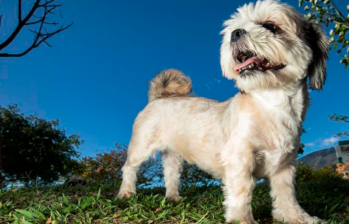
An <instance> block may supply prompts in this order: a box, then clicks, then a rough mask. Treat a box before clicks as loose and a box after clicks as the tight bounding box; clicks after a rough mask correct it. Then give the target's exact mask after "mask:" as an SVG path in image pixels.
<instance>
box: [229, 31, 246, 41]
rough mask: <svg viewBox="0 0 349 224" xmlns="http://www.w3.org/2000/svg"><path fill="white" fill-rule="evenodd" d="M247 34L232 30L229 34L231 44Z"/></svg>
mask: <svg viewBox="0 0 349 224" xmlns="http://www.w3.org/2000/svg"><path fill="white" fill-rule="evenodd" d="M246 33H247V32H246V31H245V30H243V29H237V30H234V31H233V32H232V33H231V42H236V41H238V40H239V39H240V38H241V37H242V36H244V35H245V34H246Z"/></svg>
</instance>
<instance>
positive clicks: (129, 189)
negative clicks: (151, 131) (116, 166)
mask: <svg viewBox="0 0 349 224" xmlns="http://www.w3.org/2000/svg"><path fill="white" fill-rule="evenodd" d="M149 141H150V140H149V138H144V137H143V140H140V139H139V138H138V136H132V139H131V142H130V145H129V147H128V150H127V160H126V163H125V165H124V166H123V168H122V184H121V187H120V190H119V193H118V198H124V197H130V196H131V195H132V194H136V181H137V171H138V170H139V167H140V166H141V165H142V163H143V162H145V161H146V160H148V159H149V157H151V156H152V155H153V154H154V153H155V150H156V149H157V147H156V145H155V144H151V143H150V142H149Z"/></svg>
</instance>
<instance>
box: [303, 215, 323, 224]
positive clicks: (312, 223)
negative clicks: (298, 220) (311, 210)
mask: <svg viewBox="0 0 349 224" xmlns="http://www.w3.org/2000/svg"><path fill="white" fill-rule="evenodd" d="M304 221H305V222H304V223H305V224H316V223H324V222H325V220H322V219H319V218H318V217H316V216H313V217H311V216H309V217H307V218H306V219H305V220H304Z"/></svg>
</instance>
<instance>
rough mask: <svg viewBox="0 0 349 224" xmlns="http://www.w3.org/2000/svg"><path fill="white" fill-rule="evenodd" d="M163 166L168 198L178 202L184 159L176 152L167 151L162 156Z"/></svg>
mask: <svg viewBox="0 0 349 224" xmlns="http://www.w3.org/2000/svg"><path fill="white" fill-rule="evenodd" d="M161 155H162V166H163V168H164V179H165V187H166V198H170V199H173V200H174V201H178V200H179V199H180V196H179V192H178V190H179V185H180V176H181V172H182V164H183V158H182V157H181V156H180V155H179V154H178V153H177V152H174V151H170V150H165V151H164V152H163V153H162V154H161Z"/></svg>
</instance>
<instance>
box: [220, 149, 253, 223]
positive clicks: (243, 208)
mask: <svg viewBox="0 0 349 224" xmlns="http://www.w3.org/2000/svg"><path fill="white" fill-rule="evenodd" d="M241 146H243V144H240V145H239V148H237V147H234V150H229V149H228V150H227V151H225V152H223V153H222V160H223V163H224V165H225V171H224V177H223V183H224V187H223V190H224V193H225V201H224V205H225V208H226V214H225V217H226V220H227V222H229V223H231V222H234V221H240V223H243V224H255V223H257V222H256V221H255V220H254V218H253V216H252V207H251V200H252V192H253V189H254V187H255V184H256V179H255V178H254V177H253V176H252V172H253V168H254V160H255V159H254V156H253V152H252V150H250V149H248V148H245V147H241ZM239 149H241V150H239Z"/></svg>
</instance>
